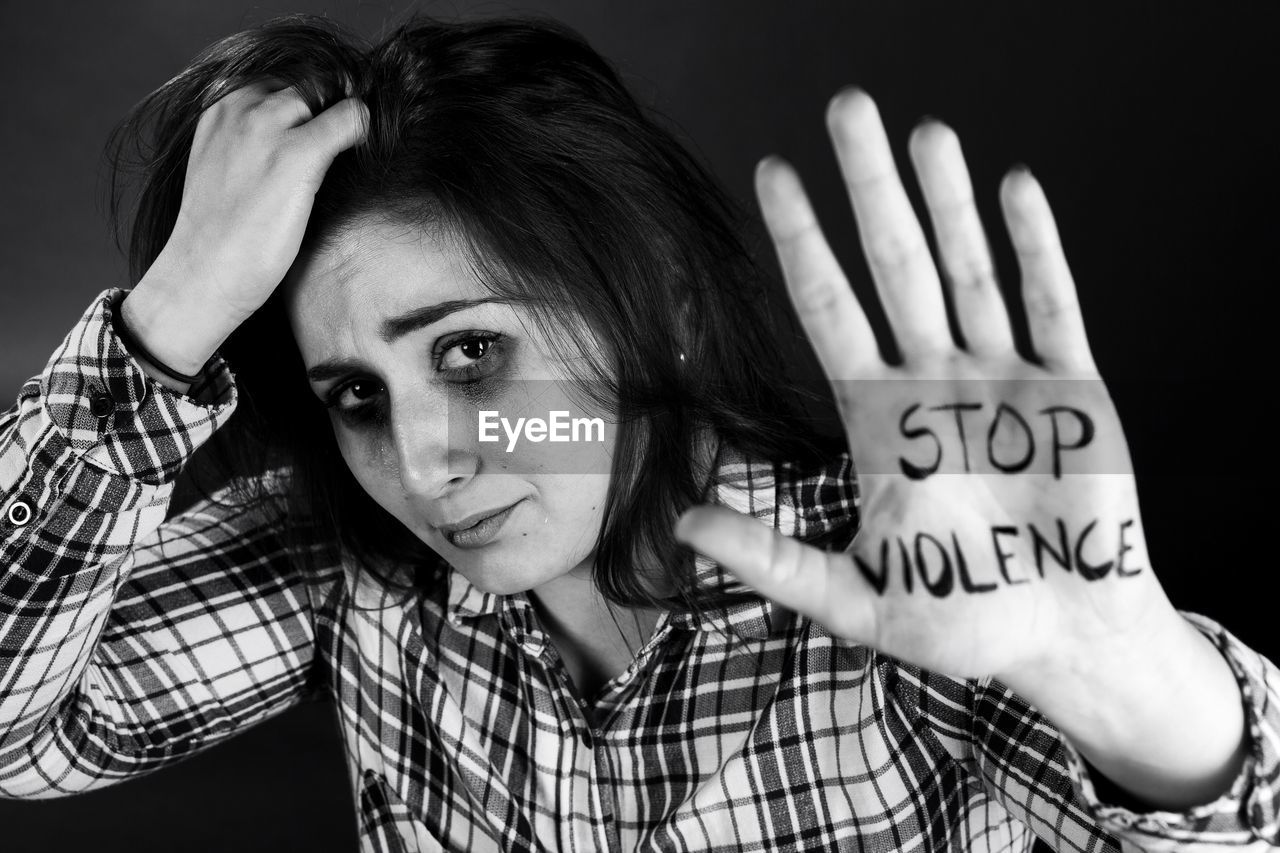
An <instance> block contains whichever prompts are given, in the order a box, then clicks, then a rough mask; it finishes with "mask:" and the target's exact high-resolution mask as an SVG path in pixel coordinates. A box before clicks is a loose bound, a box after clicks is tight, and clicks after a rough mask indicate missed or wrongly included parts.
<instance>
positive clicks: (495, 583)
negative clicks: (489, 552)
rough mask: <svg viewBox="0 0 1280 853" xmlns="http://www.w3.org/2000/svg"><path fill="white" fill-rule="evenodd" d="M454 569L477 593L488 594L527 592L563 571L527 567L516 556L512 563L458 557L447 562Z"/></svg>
mask: <svg viewBox="0 0 1280 853" xmlns="http://www.w3.org/2000/svg"><path fill="white" fill-rule="evenodd" d="M450 562H451V563H452V564H453V566H454V567H455V568H457V570H458V572H459V573H460V574H461V575H462V576H463V577H464V578H466V579H467V580H468V581H470V582H471V585H472V586H474V587H475V588H476V589H478V590H480V591H481V592H487V593H490V594H492V595H514V594H515V593H518V592H528V591H529V590H531V589H533V588H534V587H537V586H540V585H541V584H543V583H546V582H547V581H549V580H551V579H552V578H554V577H557V576H558V575H561V574H564V572H563V571H555V570H553V569H538V568H531V567H530V566H529V565H528V563H527V562H524V561H521V560H520V558H519V557H517V558H516V560H515V562H514V565H513V564H512V563H510V562H508V561H506V560H494V559H485V558H483V557H480V558H478V559H470V560H468V559H460V560H452V561H450Z"/></svg>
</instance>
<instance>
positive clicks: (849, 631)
mask: <svg viewBox="0 0 1280 853" xmlns="http://www.w3.org/2000/svg"><path fill="white" fill-rule="evenodd" d="M675 532H676V538H677V539H679V540H680V541H681V542H684V543H685V544H687V545H689V546H690V547H691V548H693V549H694V550H696V551H698V552H699V553H700V554H703V555H705V556H707V557H709V558H710V559H712V560H715V561H716V562H717V563H719V564H720V565H722V566H724V567H725V568H726V569H728V570H729V571H730V572H732V573H733V574H734V575H736V576H737V577H738V578H739V579H740V580H742V581H743V582H744V583H746V584H747V585H748V586H751V587H752V588H753V589H755V590H756V591H758V592H759V593H760V594H761V595H763V596H765V597H766V598H769V599H772V600H773V601H776V602H778V603H779V604H781V605H782V606H783V607H787V608H789V609H791V610H794V611H796V612H797V613H802V614H804V615H806V616H809V617H811V618H812V619H814V620H815V621H817V622H819V623H821V624H822V625H824V626H825V627H827V628H828V629H830V630H831V631H832V632H834V633H835V634H838V635H839V636H841V637H845V638H847V639H851V640H855V641H857V642H864V643H869V642H871V641H872V638H873V637H874V636H875V610H874V599H875V594H874V592H872V590H871V589H870V588H869V587H868V585H867V583H866V581H865V580H863V578H862V577H861V576H860V575H859V574H858V572H857V571H856V570H855V569H854V567H853V565H852V562H851V560H850V559H849V557H848V556H847V555H845V554H839V553H828V552H825V551H820V550H818V549H817V548H814V547H813V546H811V545H806V544H804V543H802V542H799V541H797V540H795V539H792V538H790V537H788V536H783V535H782V534H781V533H779V532H778V531H776V530H774V529H773V528H771V527H768V526H766V525H765V524H763V523H761V522H760V521H759V520H757V519H755V518H752V517H750V516H747V515H742V514H741V513H737V512H734V511H733V510H731V509H727V508H725V507H721V506H696V507H693V508H692V509H690V510H688V511H686V512H685V513H684V515H682V516H681V517H680V520H679V522H678V523H677V524H676V531H675Z"/></svg>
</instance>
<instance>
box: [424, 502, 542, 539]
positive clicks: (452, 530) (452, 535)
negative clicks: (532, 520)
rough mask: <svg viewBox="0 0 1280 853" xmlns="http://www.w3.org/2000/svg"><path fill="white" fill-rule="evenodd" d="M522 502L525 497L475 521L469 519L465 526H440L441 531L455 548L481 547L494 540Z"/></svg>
mask: <svg viewBox="0 0 1280 853" xmlns="http://www.w3.org/2000/svg"><path fill="white" fill-rule="evenodd" d="M522 503H524V498H521V499H520V500H518V501H516V502H515V503H513V504H511V505H510V506H509V507H507V508H506V509H501V510H498V511H497V512H494V513H491V514H489V515H485V516H481V517H479V518H476V519H475V520H474V521H471V520H468V521H470V523H469V524H467V521H464V522H463V523H464V524H467V526H465V527H462V526H459V525H451V526H446V527H442V528H440V531H441V532H442V533H444V536H445V538H446V539H448V540H449V544H450V545H453V546H454V547H455V548H479V547H480V546H482V545H487V544H489V542H491V541H493V539H494V537H496V536H497V535H498V532H499V531H500V530H501V529H502V526H503V525H504V524H505V523H506V521H507V519H508V518H510V517H511V514H512V513H513V512H515V509H516V507H518V506H519V505H520V504H522Z"/></svg>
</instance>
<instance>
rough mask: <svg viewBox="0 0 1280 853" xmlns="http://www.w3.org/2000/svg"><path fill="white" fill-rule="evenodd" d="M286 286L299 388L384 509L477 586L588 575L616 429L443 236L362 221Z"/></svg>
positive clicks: (525, 585)
mask: <svg viewBox="0 0 1280 853" xmlns="http://www.w3.org/2000/svg"><path fill="white" fill-rule="evenodd" d="M285 287H286V288H287V293H286V295H287V301H288V306H289V318H290V323H291V325H292V327H293V334H294V336H295V338H296V340H297V343H298V347H299V349H300V351H301V353H302V359H303V362H304V364H305V365H306V368H307V374H308V380H309V382H310V386H311V389H312V391H313V392H314V393H315V395H316V396H317V397H318V398H319V399H320V400H321V401H323V402H325V403H326V404H328V405H329V407H330V408H329V413H330V420H331V422H332V425H333V431H334V435H335V436H336V437H337V443H338V447H339V448H340V450H341V452H342V457H343V459H344V460H345V461H346V464H347V466H348V467H349V468H350V469H351V471H352V473H353V474H354V475H355V478H356V480H357V481H359V483H360V485H361V486H362V487H363V488H364V490H365V491H366V492H368V493H369V495H370V496H371V497H372V498H373V499H374V500H375V501H377V502H378V504H379V505H380V506H381V507H382V508H383V509H385V510H386V511H387V512H389V513H391V515H393V516H395V517H396V518H397V519H399V520H400V521H401V522H402V523H403V524H404V525H405V526H406V527H408V528H409V529H410V530H411V531H413V532H414V533H415V534H416V535H417V536H418V537H419V538H420V539H421V540H422V541H423V542H425V543H427V544H428V545H430V546H431V547H432V548H433V549H434V550H435V551H437V552H438V553H439V554H441V555H442V556H443V557H444V558H445V559H446V560H448V561H449V562H450V563H451V564H452V565H453V566H455V567H456V568H457V569H458V570H459V571H460V572H461V573H462V574H463V575H464V576H465V577H466V578H467V579H468V580H470V581H471V582H472V583H473V584H475V585H476V586H477V587H479V588H480V589H482V590H485V591H487V592H495V593H511V592H517V591H524V590H529V589H533V588H536V587H538V586H540V585H541V584H543V583H546V582H547V581H549V580H553V579H555V578H557V577H559V576H561V575H564V574H566V573H567V572H570V571H572V570H576V571H577V572H581V573H584V574H585V573H586V572H587V571H589V569H590V565H591V560H592V559H593V557H594V554H593V551H592V548H593V546H594V543H595V540H596V537H597V535H598V533H599V530H600V525H601V520H602V517H603V510H604V500H605V495H606V493H607V490H608V485H609V473H610V471H611V469H612V465H611V461H612V457H613V448H614V442H615V436H616V426H615V424H613V423H611V422H610V419H609V417H608V416H607V415H606V414H604V413H601V412H593V411H584V410H583V409H582V408H580V407H579V406H577V405H576V404H574V403H572V402H571V401H570V400H569V399H568V397H567V392H568V390H569V388H570V386H569V384H568V383H567V381H566V380H567V377H568V375H569V374H568V371H567V369H566V365H565V361H564V360H563V359H562V355H561V354H562V352H567V349H565V350H560V349H557V346H556V343H557V342H556V341H554V340H550V341H549V340H546V339H545V337H544V336H542V335H540V334H538V333H537V331H536V326H535V324H534V323H533V322H532V315H531V314H530V313H529V312H528V311H527V310H526V309H524V308H523V307H522V306H520V305H517V304H511V303H506V302H501V301H497V299H496V298H495V297H494V296H493V294H492V293H491V292H489V291H488V290H486V289H485V288H484V287H483V286H482V285H481V284H480V282H479V280H478V279H477V278H476V276H475V274H474V273H473V272H472V270H471V269H470V267H469V266H468V264H467V263H466V261H465V257H464V255H463V254H462V252H461V251H459V250H457V249H456V248H455V247H454V246H453V245H452V244H451V241H449V240H447V239H445V238H443V237H436V236H434V235H431V234H426V233H424V232H423V231H421V230H419V229H414V228H410V227H407V226H399V225H394V224H390V223H382V222H372V221H370V222H367V223H365V224H361V225H357V226H355V227H353V228H351V229H349V230H348V231H347V232H346V233H345V234H343V235H342V236H341V237H340V238H339V239H338V240H337V241H336V242H335V244H334V246H333V247H332V248H330V249H327V250H325V251H322V252H317V253H315V254H313V255H311V256H309V257H305V258H301V257H300V258H299V260H298V261H297V263H295V265H294V267H293V269H292V270H290V273H289V276H288V279H287V280H286V283H285ZM562 346H563V345H562ZM564 358H568V356H567V355H566V356H564ZM556 411H562V412H568V416H567V417H565V416H561V417H557V416H555V415H553V414H552V413H553V412H556ZM481 413H489V414H486V415H485V417H484V419H483V421H482V420H481V417H480V415H481ZM593 417H599V418H600V419H601V421H602V424H596V423H591V422H589V421H585V420H584V421H582V422H580V424H579V425H580V426H581V429H578V430H576V431H575V429H574V424H573V420H574V419H577V418H583V419H587V418H593ZM519 418H525V419H526V420H525V421H524V422H523V424H524V426H523V428H522V427H521V426H519V425H520V424H521V422H520V421H519ZM504 419H505V422H506V423H505V425H504V423H503V420H504ZM533 419H540V420H542V421H543V422H544V423H546V424H547V429H546V430H545V431H544V432H543V433H542V437H541V438H540V439H539V431H538V428H537V426H536V424H533V425H531V422H532V420H533ZM482 423H483V424H484V425H485V426H484V429H483V434H484V436H485V437H486V439H487V440H483V441H482V440H481V434H482V430H481V424H482ZM557 423H558V424H559V426H557ZM495 436H496V438H497V440H492V439H493V438H494V437H495ZM513 436H514V438H513ZM553 436H555V437H558V438H567V440H565V441H559V440H557V441H552V440H550V438H551V437H553ZM509 507H510V508H511V509H510V510H509V511H507V512H503V513H502V514H500V515H498V516H497V517H494V518H490V519H488V520H481V521H480V522H479V523H478V524H473V525H472V526H471V527H470V528H469V529H463V530H458V528H459V527H465V526H466V525H468V524H471V523H472V522H475V521H476V520H477V519H478V518H482V517H486V516H492V515H493V514H494V513H497V512H499V511H500V510H507V509H508V508H509Z"/></svg>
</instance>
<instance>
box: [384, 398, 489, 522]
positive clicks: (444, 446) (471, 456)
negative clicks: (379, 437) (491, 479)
mask: <svg viewBox="0 0 1280 853" xmlns="http://www.w3.org/2000/svg"><path fill="white" fill-rule="evenodd" d="M391 420H392V422H391V431H392V436H393V441H394V442H395V449H396V461H397V465H398V469H399V474H400V484H401V487H402V488H403V489H404V493H405V496H406V497H408V498H409V500H410V501H411V502H415V503H418V502H422V503H425V502H428V501H433V500H437V499H439V498H441V497H444V496H445V495H447V494H449V493H450V492H453V491H456V490H457V489H459V488H461V487H462V486H463V485H465V484H466V483H467V482H468V481H469V480H471V478H473V477H474V476H475V475H476V471H477V469H478V467H479V464H478V458H477V457H476V455H475V453H474V450H473V448H471V447H470V446H469V443H468V442H467V441H465V436H464V435H462V433H461V430H460V429H457V428H456V425H451V423H450V418H449V416H448V411H447V406H446V405H445V403H444V401H443V400H442V399H439V398H436V399H434V400H433V399H420V400H419V401H418V402H417V403H416V404H404V405H401V406H399V407H393V412H392V416H391Z"/></svg>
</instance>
